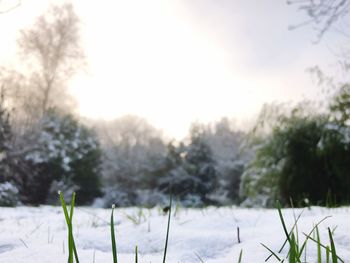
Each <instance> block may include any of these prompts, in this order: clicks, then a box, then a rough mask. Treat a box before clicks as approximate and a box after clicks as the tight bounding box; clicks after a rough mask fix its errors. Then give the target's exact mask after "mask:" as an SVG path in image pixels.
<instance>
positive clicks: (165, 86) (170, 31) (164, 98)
mask: <svg viewBox="0 0 350 263" xmlns="http://www.w3.org/2000/svg"><path fill="white" fill-rule="evenodd" d="M6 2H8V3H13V2H14V1H10V0H6V1H3V2H2V3H3V4H4V3H6ZM74 3H75V5H76V11H77V12H78V14H79V15H80V16H81V18H82V21H83V30H82V37H83V41H84V48H85V52H86V54H87V56H88V63H89V72H88V73H87V74H80V75H79V76H77V77H76V78H75V79H74V81H72V83H71V92H72V94H73V95H74V96H75V97H76V99H77V101H78V104H79V112H80V113H81V114H82V115H84V116H87V117H91V118H104V119H113V118H116V117H119V116H122V115H124V114H135V115H139V116H141V117H144V118H146V119H147V120H148V121H150V123H152V124H153V125H154V126H155V127H157V128H160V129H163V130H164V132H165V134H167V135H169V136H174V137H177V138H180V137H183V136H185V135H186V133H187V130H188V128H189V125H190V123H191V122H193V121H203V122H208V121H213V120H217V119H219V118H221V117H223V116H227V117H230V118H235V119H237V121H238V122H239V123H244V122H245V121H247V120H249V119H251V118H252V117H253V116H254V115H255V114H256V113H258V111H259V110H260V108H261V106H262V104H263V103H265V102H272V101H298V100H301V99H302V98H305V97H307V98H314V97H316V96H317V94H318V90H317V87H315V86H314V85H313V84H312V83H311V79H310V76H309V75H308V74H306V73H305V69H306V68H307V67H310V66H313V65H316V64H318V65H321V66H323V67H330V66H332V63H334V61H335V60H334V57H333V56H332V54H331V52H330V51H329V49H328V48H327V47H328V46H330V45H333V44H334V41H335V40H334V39H332V37H328V38H325V39H324V40H323V41H322V43H321V44H319V45H313V44H312V40H314V39H315V38H316V32H315V31H312V29H311V28H301V29H299V30H295V31H288V26H289V25H292V24H296V23H299V22H301V21H303V19H305V17H303V16H301V15H300V14H299V13H297V12H296V10H295V9H296V8H294V7H291V6H287V5H286V3H285V1H284V0H280V1H276V0H236V1H232V0H191V1H186V0H178V1H175V0H173V1H164V0H147V1H144V0H124V1H121V0H114V1H113V0H109V1H107V0H100V1H96V0H94V1H93V0H91V1H74ZM43 10H45V7H44V5H43V3H42V2H41V4H40V5H39V1H34V0H27V1H23V3H22V6H21V7H19V8H18V9H16V10H14V11H12V12H10V13H8V14H2V15H1V16H0V30H1V32H2V39H1V44H0V45H1V51H0V54H1V57H2V58H3V61H4V62H6V61H7V59H8V58H9V57H10V54H13V53H14V52H15V38H16V34H17V29H18V28H20V27H23V26H25V25H27V24H28V23H30V22H31V21H32V20H33V17H35V15H38V14H40V13H41V12H43Z"/></svg>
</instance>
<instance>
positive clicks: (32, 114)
mask: <svg viewBox="0 0 350 263" xmlns="http://www.w3.org/2000/svg"><path fill="white" fill-rule="evenodd" d="M17 43H18V49H19V54H20V61H21V63H20V65H21V67H20V68H17V69H15V70H4V69H3V70H2V74H3V75H5V76H3V77H2V78H3V81H6V82H5V88H6V89H7V92H8V94H9V95H10V96H11V100H10V101H9V103H10V104H11V106H12V107H14V108H15V109H16V111H15V112H16V114H18V115H20V117H17V118H20V119H21V121H20V122H21V123H22V125H23V123H25V122H26V121H28V120H29V121H28V122H29V123H32V122H33V120H39V119H40V118H41V117H43V116H44V115H45V114H46V113H47V112H48V110H49V109H50V108H53V107H55V108H57V109H60V110H63V109H66V108H67V105H66V103H68V101H72V99H71V97H70V96H69V95H68V94H67V92H66V86H67V83H68V80H69V79H70V78H71V77H72V76H73V75H74V74H75V73H76V72H77V70H78V69H79V68H80V67H81V66H82V65H83V64H84V61H85V60H84V58H85V57H84V53H83V51H82V48H81V43H80V36H79V18H78V16H77V15H76V14H75V12H74V8H73V5H72V4H70V3H65V4H62V5H60V6H51V7H50V9H49V10H48V11H47V12H46V13H45V15H42V16H40V17H38V18H37V19H36V21H35V23H34V25H33V26H32V27H30V28H27V29H23V30H21V31H20V36H19V38H18V41H17ZM11 84H12V85H11Z"/></svg>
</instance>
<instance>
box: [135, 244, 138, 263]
mask: <svg viewBox="0 0 350 263" xmlns="http://www.w3.org/2000/svg"><path fill="white" fill-rule="evenodd" d="M137 262H138V252H137V246H136V247H135V263H137Z"/></svg>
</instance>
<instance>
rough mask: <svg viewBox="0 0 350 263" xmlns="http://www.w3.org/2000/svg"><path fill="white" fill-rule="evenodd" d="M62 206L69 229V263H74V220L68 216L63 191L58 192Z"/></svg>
mask: <svg viewBox="0 0 350 263" xmlns="http://www.w3.org/2000/svg"><path fill="white" fill-rule="evenodd" d="M58 194H59V197H60V201H61V206H62V209H63V213H64V217H65V219H66V223H67V227H68V263H73V228H72V220H71V218H70V216H69V214H68V209H67V205H66V201H65V200H64V197H63V194H62V192H61V191H59V192H58ZM73 199H74V195H73V197H72V201H73V204H74V200H73Z"/></svg>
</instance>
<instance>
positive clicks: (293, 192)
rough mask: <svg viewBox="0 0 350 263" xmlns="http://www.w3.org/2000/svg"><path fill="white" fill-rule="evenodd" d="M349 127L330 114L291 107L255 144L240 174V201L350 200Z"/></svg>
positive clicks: (301, 201) (296, 201) (263, 203)
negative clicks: (264, 136) (336, 120)
mask: <svg viewBox="0 0 350 263" xmlns="http://www.w3.org/2000/svg"><path fill="white" fill-rule="evenodd" d="M349 135H350V129H349V127H346V126H342V125H341V124H339V123H338V122H335V121H333V120H332V118H331V116H330V115H329V114H315V113H314V114H307V115H305V114H304V113H303V109H300V108H298V109H292V114H291V115H290V116H284V117H283V116H282V118H281V119H280V121H279V123H278V124H276V125H275V126H274V127H273V130H272V132H271V134H270V135H269V136H268V137H266V138H265V139H264V140H263V141H261V142H260V143H259V146H258V148H257V151H256V155H255V158H254V159H253V160H252V162H251V163H250V164H249V166H248V168H247V169H246V171H245V172H244V174H243V177H242V183H241V194H242V195H243V196H242V197H243V198H244V199H245V204H247V205H254V204H260V205H265V206H271V205H273V204H274V202H275V200H276V199H280V200H281V201H282V202H284V204H289V202H290V199H292V200H293V202H294V203H295V204H296V205H302V204H303V202H304V200H305V199H308V200H309V202H310V203H311V204H317V205H325V204H327V202H328V201H329V198H331V200H333V202H336V203H337V204H344V203H347V202H348V201H349V200H350V195H349V194H348V192H347V191H346V190H345V189H346V188H349V187H350V180H349V178H350V173H349V171H348V168H347V167H348V163H349V162H350V157H349V156H350V141H349V138H350V137H349Z"/></svg>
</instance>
